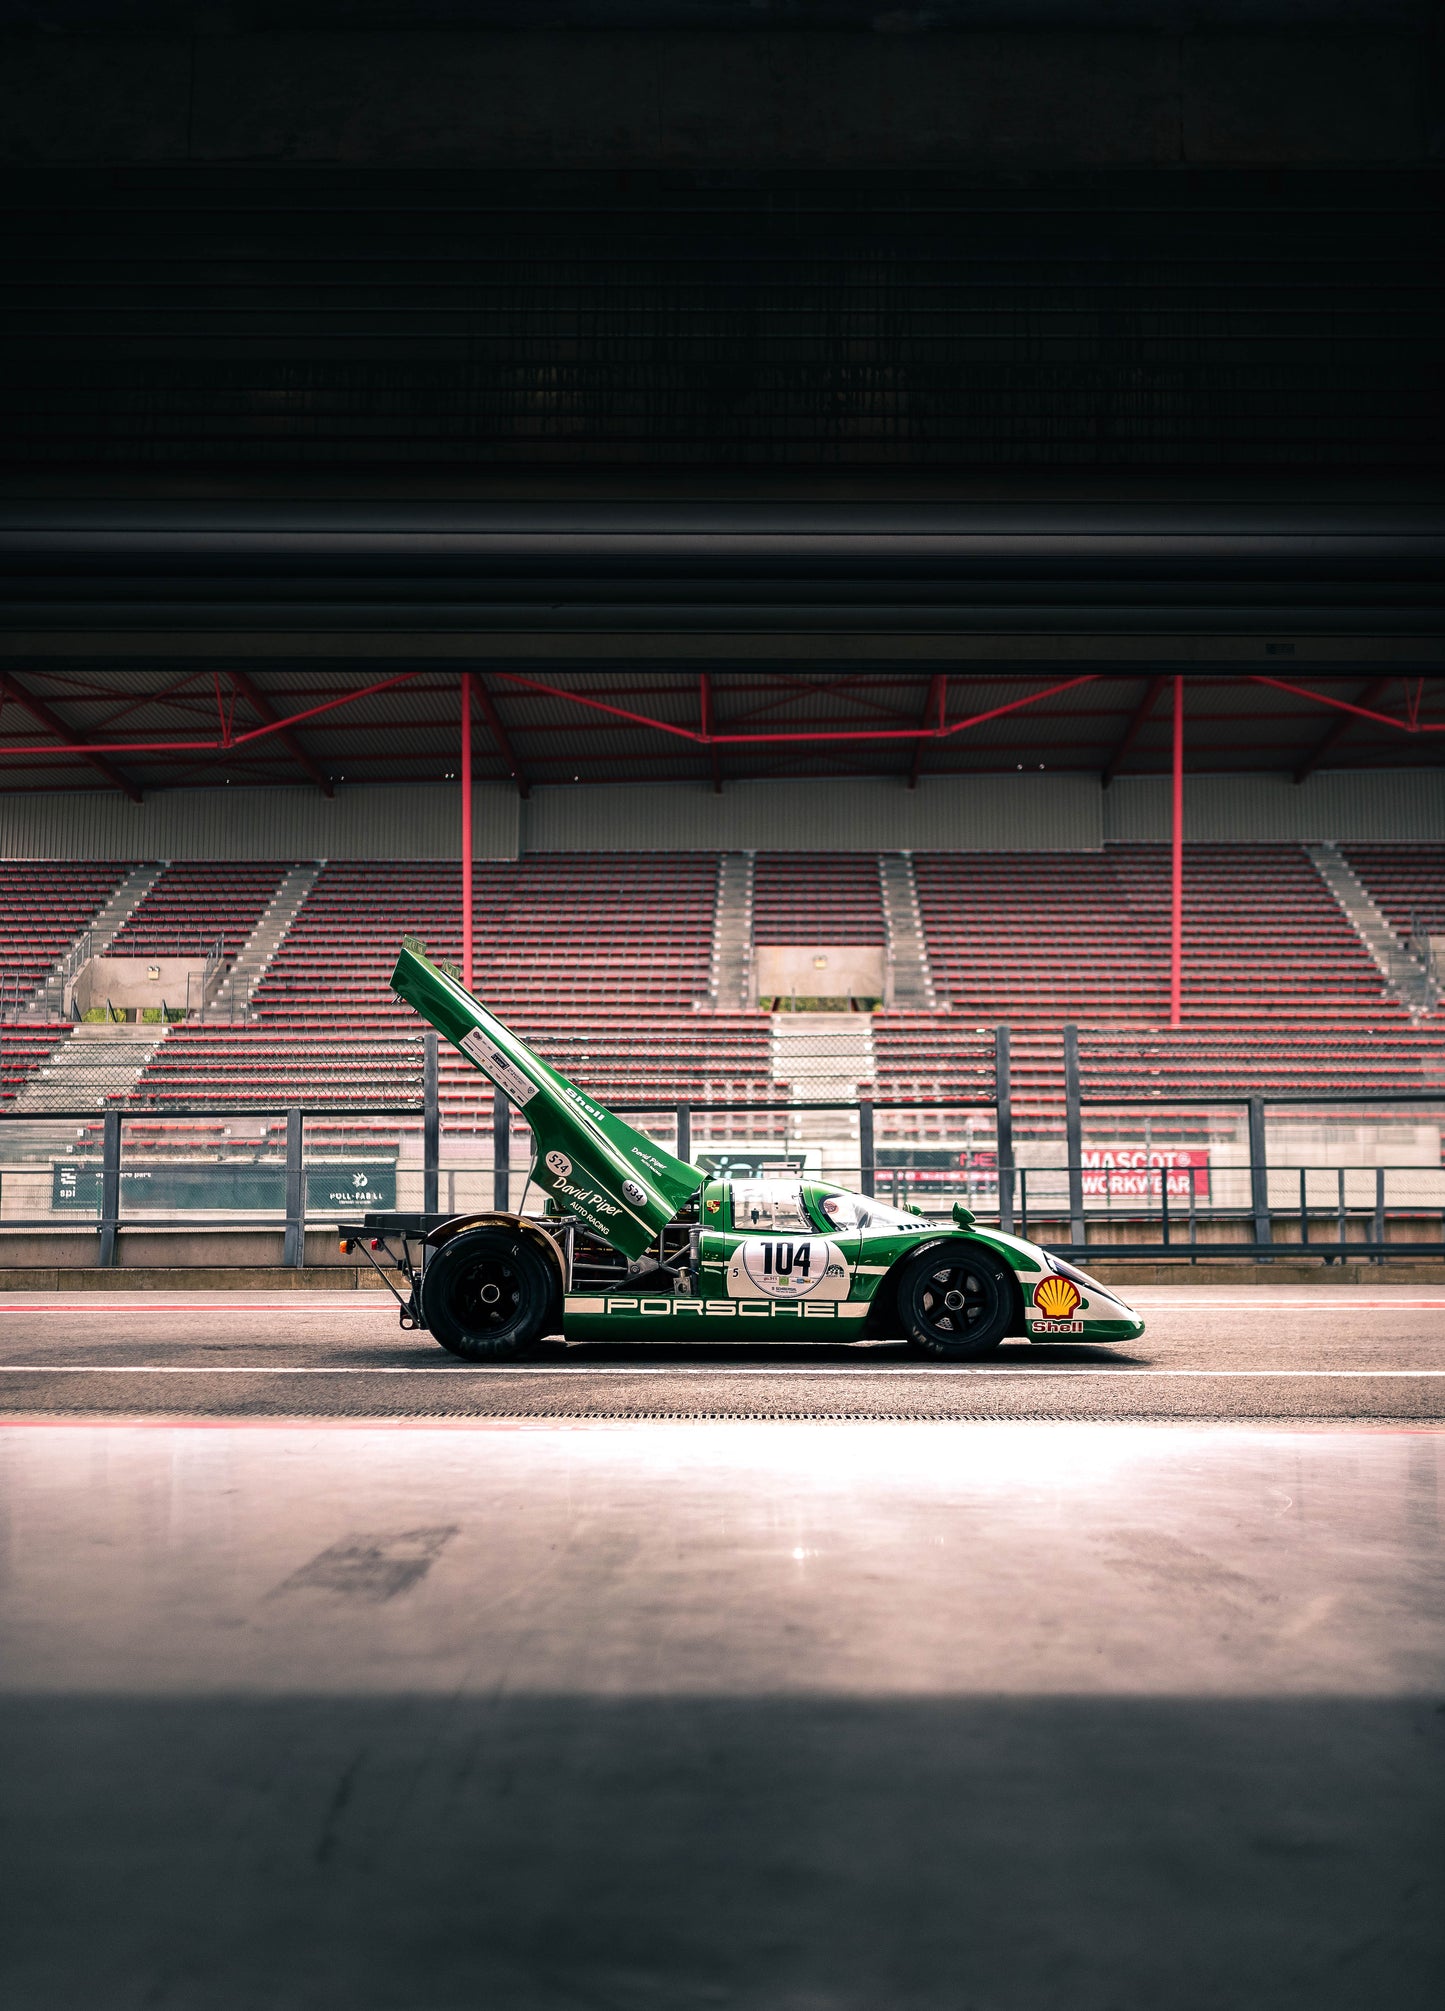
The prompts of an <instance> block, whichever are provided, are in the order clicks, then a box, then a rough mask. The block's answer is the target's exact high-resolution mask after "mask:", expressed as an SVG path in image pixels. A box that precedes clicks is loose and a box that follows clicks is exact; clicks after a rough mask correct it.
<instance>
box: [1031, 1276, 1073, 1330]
mask: <svg viewBox="0 0 1445 2011" xmlns="http://www.w3.org/2000/svg"><path fill="white" fill-rule="evenodd" d="M1079 1298H1080V1293H1079V1288H1078V1286H1077V1285H1076V1284H1075V1283H1074V1281H1073V1279H1072V1278H1060V1277H1058V1276H1057V1275H1056V1274H1051V1275H1050V1276H1049V1277H1047V1278H1041V1279H1040V1280H1039V1282H1038V1284H1037V1285H1035V1286H1034V1304H1035V1305H1036V1306H1037V1307H1038V1308H1039V1310H1040V1312H1042V1314H1043V1315H1044V1322H1045V1324H1048V1325H1056V1324H1057V1323H1058V1322H1059V1321H1060V1320H1069V1319H1072V1317H1073V1315H1074V1311H1075V1309H1076V1308H1077V1306H1078V1303H1079Z"/></svg>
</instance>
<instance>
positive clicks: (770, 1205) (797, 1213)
mask: <svg viewBox="0 0 1445 2011" xmlns="http://www.w3.org/2000/svg"><path fill="white" fill-rule="evenodd" d="M811 1227H812V1224H811V1223H810V1222H809V1220H808V1218H807V1215H806V1214H805V1213H804V1211H803V1190H802V1187H801V1185H800V1184H799V1183H798V1182H797V1181H796V1180H735V1181H734V1182H733V1228H734V1229H735V1230H740V1231H741V1232H742V1233H744V1234H752V1235H758V1234H764V1235H766V1234H767V1233H768V1232H769V1231H770V1230H775V1229H781V1230H788V1229H791V1230H798V1231H801V1233H802V1234H803V1235H807V1234H808V1232H809V1230H810V1229H811Z"/></svg>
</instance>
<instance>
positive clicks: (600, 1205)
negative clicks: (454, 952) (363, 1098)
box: [391, 938, 706, 1257]
mask: <svg viewBox="0 0 1445 2011" xmlns="http://www.w3.org/2000/svg"><path fill="white" fill-rule="evenodd" d="M391 988H392V990H393V991H394V992H395V993H396V994H397V996H398V998H402V999H405V1000H406V1002H407V1004H408V1005H409V1006H412V1007H414V1008H415V1010H416V1011H417V1012H419V1013H420V1014H421V1016H422V1018H423V1019H425V1020H429V1021H430V1022H431V1024H432V1025H433V1026H434V1027H435V1028H436V1030H437V1032H438V1033H441V1034H445V1035H446V1038H447V1039H448V1040H449V1041H451V1043H452V1044H453V1046H454V1047H456V1048H458V1049H459V1050H460V1051H461V1052H462V1053H463V1054H464V1055H465V1056H466V1058H467V1060H468V1061H469V1062H471V1063H472V1065H473V1066H474V1067H475V1068H479V1069H480V1070H481V1071H482V1073H483V1075H485V1076H487V1077H488V1078H489V1080H490V1081H492V1082H493V1083H495V1085H496V1087H497V1088H498V1089H500V1090H501V1091H502V1093H503V1094H504V1095H505V1096H507V1097H508V1098H510V1100H511V1101H512V1102H513V1103H515V1104H516V1106H517V1108H518V1109H519V1110H520V1111H521V1112H522V1113H523V1115H524V1116H525V1117H526V1120H527V1123H528V1124H529V1125H530V1127H531V1131H532V1178H533V1179H534V1180H535V1181H536V1182H537V1184H538V1186H539V1187H541V1188H542V1189H543V1190H544V1192H546V1193H548V1194H551V1195H554V1196H555V1197H556V1199H557V1200H558V1201H559V1202H561V1203H562V1205H563V1207H564V1208H565V1210H566V1211H567V1213H569V1214H572V1215H577V1216H580V1217H581V1219H582V1220H583V1221H584V1222H586V1223H587V1225H588V1227H589V1228H591V1229H594V1230H595V1231H596V1233H597V1234H598V1235H599V1236H601V1237H603V1238H604V1239H605V1240H606V1241H607V1242H609V1243H610V1244H611V1245H612V1246H613V1248H614V1249H617V1250H621V1251H622V1253H623V1254H624V1256H627V1257H640V1256H641V1255H642V1253H643V1251H644V1250H645V1249H646V1248H647V1246H648V1244H649V1243H651V1242H652V1241H653V1239H654V1238H655V1237H656V1235H657V1234H658V1232H659V1230H661V1229H662V1228H663V1227H664V1226H665V1225H666V1224H667V1223H668V1222H670V1221H671V1220H672V1218H673V1216H674V1215H675V1214H676V1213H677V1211H678V1209H679V1208H681V1207H682V1205H683V1203H684V1202H685V1201H688V1200H690V1199H691V1198H692V1196H693V1195H694V1194H695V1193H696V1192H697V1190H698V1188H699V1187H701V1185H702V1183H703V1181H704V1179H705V1178H706V1175H705V1174H704V1173H703V1172H702V1171H701V1169H700V1168H698V1167H696V1166H689V1165H688V1163H687V1161H686V1160H684V1159H675V1158H674V1157H673V1156H672V1154H671V1153H670V1152H665V1151H664V1150H663V1149H662V1147H661V1146H660V1145H654V1144H653V1142H652V1140H651V1139H650V1138H645V1137H644V1136H643V1134H642V1133H641V1132H640V1131H634V1130H633V1128H632V1126H631V1125H630V1124H627V1123H625V1122H624V1121H623V1119H622V1118H620V1117H618V1116H616V1115H614V1113H613V1112H612V1111H610V1110H608V1109H606V1108H605V1107H604V1106H603V1105H602V1104H600V1103H595V1102H594V1101H593V1100H592V1098H591V1097H590V1096H588V1095H586V1094H585V1093H584V1091H582V1090H580V1089H578V1087H577V1085H576V1084H575V1083H572V1082H569V1081H568V1080H567V1078H566V1076H565V1075H561V1074H559V1073H558V1071H557V1070H556V1069H555V1068H553V1067H552V1066H551V1064H550V1063H549V1062H545V1061H543V1059H542V1057H541V1056H540V1055H538V1054H534V1053H533V1052H532V1050H531V1048H529V1047H528V1045H527V1043H526V1042H525V1041H524V1040H521V1039H519V1038H518V1036H517V1035H516V1034H514V1033H513V1032H512V1031H511V1029H510V1028H509V1027H506V1026H504V1025H503V1024H502V1022H501V1021H500V1020H499V1019H498V1018H497V1017H496V1015H495V1014H494V1013H491V1012H488V1010H487V1008H486V1007H485V1006H484V1005H483V1004H482V1002H481V1000H480V999H476V998H473V997H472V994H471V993H470V992H469V991H468V990H467V989H466V988H465V986H464V985H462V984H461V983H460V982H459V981H458V980H457V979H456V978H454V977H452V976H451V975H450V974H449V973H448V972H446V971H444V970H442V969H440V968H439V967H438V966H437V965H436V964H434V963H433V962H432V961H431V959H430V958H429V957H428V956H427V954H426V952H425V950H424V949H423V947H422V946H421V944H420V943H419V942H416V941H415V940H413V939H412V938H408V939H407V940H406V942H404V943H403V945H402V950H401V955H400V956H399V957H398V958H397V963H396V969H395V970H394V971H393V972H392V974H391Z"/></svg>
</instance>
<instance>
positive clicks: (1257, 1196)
mask: <svg viewBox="0 0 1445 2011" xmlns="http://www.w3.org/2000/svg"><path fill="white" fill-rule="evenodd" d="M1249 1200H1250V1206H1251V1208H1252V1209H1253V1211H1254V1240H1255V1242H1256V1243H1268V1242H1270V1241H1272V1232H1271V1230H1270V1225H1269V1162H1268V1160H1267V1159H1266V1158H1265V1143H1264V1098H1263V1097H1262V1096H1252V1097H1251V1098H1250V1099H1249Z"/></svg>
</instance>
